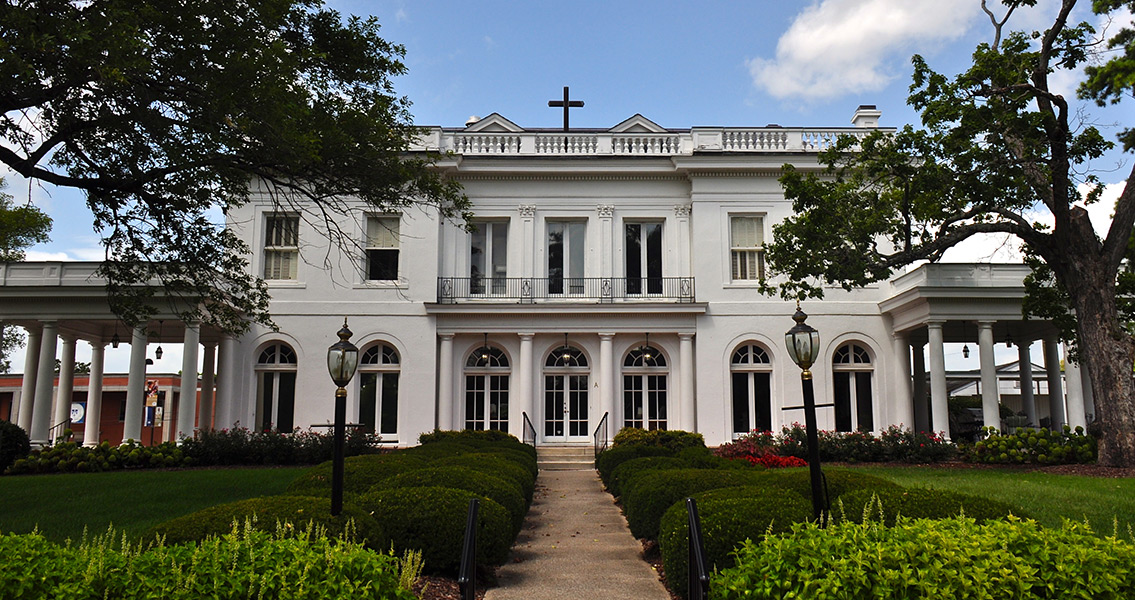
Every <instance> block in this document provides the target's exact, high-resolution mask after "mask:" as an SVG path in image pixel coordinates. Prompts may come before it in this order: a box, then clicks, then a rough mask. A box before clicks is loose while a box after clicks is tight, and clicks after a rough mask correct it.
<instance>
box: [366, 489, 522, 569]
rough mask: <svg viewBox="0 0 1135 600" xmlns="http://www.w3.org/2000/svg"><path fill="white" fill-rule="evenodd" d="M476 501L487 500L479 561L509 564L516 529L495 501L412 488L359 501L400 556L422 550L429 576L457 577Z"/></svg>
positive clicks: (461, 492)
mask: <svg viewBox="0 0 1135 600" xmlns="http://www.w3.org/2000/svg"><path fill="white" fill-rule="evenodd" d="M473 498H480V499H481V507H480V510H479V513H478V515H479V519H478V523H477V562H478V563H479V564H489V565H500V564H503V563H504V561H505V558H507V556H508V551H509V547H510V546H511V545H512V538H511V537H510V536H509V531H510V530H511V525H510V520H509V515H508V511H506V510H505V509H504V507H502V506H501V505H500V504H497V503H496V502H495V501H493V500H490V499H488V498H485V497H483V496H479V495H477V494H474V493H473V492H468V491H465V490H456V489H453V488H443V487H407V488H394V489H389V490H376V491H373V492H370V493H368V494H364V495H362V496H360V497H359V499H358V502H359V506H360V507H361V508H362V509H363V510H365V511H367V512H369V513H371V514H373V515H374V517H375V520H377V521H378V524H379V527H381V528H382V530H383V531H384V532H385V533H386V535H387V536H388V537H389V540H390V545H391V546H392V547H393V549H394V553H395V554H397V555H401V554H402V553H403V552H405V551H407V550H420V551H421V552H422V561H423V563H424V564H425V569H426V571H427V572H429V573H443V574H447V575H456V573H457V569H458V567H459V566H460V565H461V545H462V540H463V539H464V537H465V521H466V517H467V515H468V512H469V500H471V499H473Z"/></svg>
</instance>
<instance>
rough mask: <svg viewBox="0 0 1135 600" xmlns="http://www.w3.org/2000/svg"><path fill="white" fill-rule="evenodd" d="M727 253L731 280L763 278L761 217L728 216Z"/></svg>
mask: <svg viewBox="0 0 1135 600" xmlns="http://www.w3.org/2000/svg"><path fill="white" fill-rule="evenodd" d="M729 254H730V257H729V260H730V262H731V263H732V265H733V267H732V271H733V274H732V279H733V281H744V280H760V279H764V277H765V236H764V220H763V219H762V218H761V217H730V218H729Z"/></svg>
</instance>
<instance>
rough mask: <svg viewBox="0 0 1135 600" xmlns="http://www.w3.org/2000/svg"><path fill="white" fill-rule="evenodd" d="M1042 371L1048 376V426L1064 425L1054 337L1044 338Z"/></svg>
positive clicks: (1061, 387)
mask: <svg viewBox="0 0 1135 600" xmlns="http://www.w3.org/2000/svg"><path fill="white" fill-rule="evenodd" d="M1044 372H1045V375H1047V376H1048V414H1049V419H1050V421H1051V422H1050V423H1049V428H1051V429H1054V430H1055V429H1060V428H1061V427H1063V426H1064V384H1063V383H1062V379H1063V378H1062V377H1061V376H1060V349H1059V348H1058V347H1057V344H1056V338H1051V337H1050V338H1044Z"/></svg>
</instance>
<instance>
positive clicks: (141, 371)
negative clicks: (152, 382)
mask: <svg viewBox="0 0 1135 600" xmlns="http://www.w3.org/2000/svg"><path fill="white" fill-rule="evenodd" d="M145 401H146V326H145V325H144V324H143V325H138V326H136V327H135V328H134V331H133V334H132V335H131V337H130V374H129V377H128V379H127V382H126V417H125V419H124V421H123V423H122V440H123V441H126V440H135V441H139V442H140V441H142V411H143V405H144V404H145Z"/></svg>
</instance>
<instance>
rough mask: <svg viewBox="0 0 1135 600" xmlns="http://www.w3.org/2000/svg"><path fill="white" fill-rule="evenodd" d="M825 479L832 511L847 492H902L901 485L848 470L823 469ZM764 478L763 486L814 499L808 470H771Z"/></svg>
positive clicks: (764, 474) (762, 480)
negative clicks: (837, 501)
mask: <svg viewBox="0 0 1135 600" xmlns="http://www.w3.org/2000/svg"><path fill="white" fill-rule="evenodd" d="M823 474H824V479H825V480H826V481H827V492H828V500H829V501H830V502H831V506H832V509H833V510H834V509H835V506H836V499H837V498H839V497H840V496H842V495H844V494H845V493H847V492H852V491H855V490H872V491H875V490H901V489H903V488H902V486H900V485H899V484H897V483H895V482H893V481H890V480H887V479H883V478H882V477H876V476H874V475H868V474H866V473H861V472H858V471H849V470H847V469H828V468H824V469H823ZM763 476H764V478H763V479H758V480H757V481H760V482H761V483H762V484H765V485H771V486H775V487H779V488H784V489H788V490H792V491H794V492H796V493H797V494H800V495H801V496H803V497H805V498H811V497H812V477H811V473H810V472H809V471H808V469H806V468H801V469H770V470H768V471H764V473H763Z"/></svg>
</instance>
